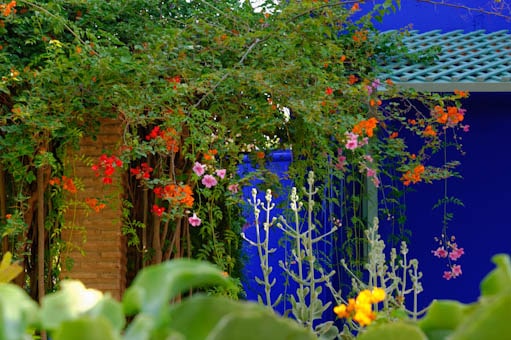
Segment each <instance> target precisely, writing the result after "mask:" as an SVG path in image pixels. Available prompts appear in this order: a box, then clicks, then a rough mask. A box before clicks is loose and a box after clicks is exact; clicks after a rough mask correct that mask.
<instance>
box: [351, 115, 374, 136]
mask: <svg viewBox="0 0 511 340" xmlns="http://www.w3.org/2000/svg"><path fill="white" fill-rule="evenodd" d="M377 125H378V119H376V118H374V117H371V118H369V119H366V120H363V121H361V122H359V123H357V124H355V126H354V127H353V130H352V131H353V133H355V134H357V135H359V136H361V135H363V134H364V133H365V135H366V136H367V137H373V135H374V132H373V130H374V129H375V128H376V126H377Z"/></svg>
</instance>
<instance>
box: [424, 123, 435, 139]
mask: <svg viewBox="0 0 511 340" xmlns="http://www.w3.org/2000/svg"><path fill="white" fill-rule="evenodd" d="M422 134H423V135H424V136H426V137H435V136H436V131H435V129H433V127H432V126H431V125H428V126H426V128H425V129H424V132H423V133H422Z"/></svg>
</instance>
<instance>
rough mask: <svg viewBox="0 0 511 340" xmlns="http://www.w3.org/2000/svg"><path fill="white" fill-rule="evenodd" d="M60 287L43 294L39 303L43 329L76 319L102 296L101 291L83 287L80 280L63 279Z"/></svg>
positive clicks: (91, 307) (53, 327) (55, 327)
mask: <svg viewBox="0 0 511 340" xmlns="http://www.w3.org/2000/svg"><path fill="white" fill-rule="evenodd" d="M61 287H62V288H61V290H59V291H57V292H55V293H52V294H49V295H47V296H45V297H44V299H43V301H42V303H41V313H42V314H41V319H42V320H41V322H42V324H43V327H44V328H45V329H48V330H51V329H57V328H58V327H59V325H60V324H61V323H63V322H64V321H67V320H73V319H76V318H77V317H79V316H81V315H83V314H85V312H87V311H89V310H91V309H93V307H95V306H96V304H98V303H99V301H100V300H101V299H102V298H103V293H101V292H100V291H98V290H95V289H87V288H85V286H84V285H83V283H81V282H80V281H75V280H64V281H62V283H61Z"/></svg>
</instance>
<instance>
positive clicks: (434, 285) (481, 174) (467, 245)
mask: <svg viewBox="0 0 511 340" xmlns="http://www.w3.org/2000/svg"><path fill="white" fill-rule="evenodd" d="M510 99H511V95H510V94H508V93H501V94H498V93H473V94H471V96H470V98H469V99H468V100H466V101H465V102H464V107H466V109H467V114H466V117H467V118H466V120H467V123H468V124H469V125H470V132H468V133H466V134H462V135H461V137H462V140H461V142H462V144H463V148H464V150H465V151H466V155H465V156H463V157H461V158H458V159H460V160H461V162H462V165H461V168H460V171H461V174H462V176H463V179H450V180H449V181H448V192H449V194H450V195H454V196H457V197H459V198H460V199H461V200H462V201H463V203H464V207H458V208H457V207H454V206H450V207H449V210H450V211H452V212H454V219H453V221H452V223H450V227H449V233H452V234H455V235H456V239H457V242H458V244H459V246H460V247H463V248H464V249H465V255H463V256H462V257H461V258H460V259H459V260H458V262H459V264H461V267H462V270H463V275H462V276H460V277H458V278H456V279H453V280H450V281H446V280H445V279H443V278H442V273H443V270H447V268H446V267H445V261H444V260H440V259H438V258H436V257H434V256H433V255H432V254H431V250H432V249H436V247H437V244H436V243H435V241H434V237H435V236H438V235H439V233H440V231H441V218H442V216H441V212H440V211H432V209H431V207H432V206H433V205H434V204H435V202H436V201H437V199H438V198H439V197H440V196H441V195H442V192H443V183H437V184H433V185H429V184H420V185H417V192H415V193H410V194H408V195H407V200H406V202H407V206H408V214H407V217H408V227H409V228H410V229H411V230H412V239H411V240H412V242H411V254H412V256H415V257H417V258H418V259H419V262H420V268H421V270H422V271H423V273H424V279H423V285H424V289H425V290H424V292H423V293H422V294H421V295H420V302H421V304H422V305H423V306H424V305H427V304H428V303H429V302H430V301H431V300H432V299H434V298H441V299H457V300H460V301H463V302H473V301H475V300H476V298H477V297H478V296H479V283H480V281H481V279H482V278H483V277H484V276H485V275H486V274H487V273H488V272H489V271H490V270H491V269H493V267H494V266H493V264H492V263H491V262H490V259H491V257H492V256H493V255H495V254H497V253H508V254H511V228H510V226H511V223H510V217H508V215H507V213H508V212H509V211H511V199H510V198H509V197H511V180H510V179H509V178H508V176H509V175H508V173H509V171H508V169H509V168H510V167H511V151H510V149H509V134H510V133H509V127H511V108H510V106H509V100H510Z"/></svg>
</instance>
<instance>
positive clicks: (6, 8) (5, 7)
mask: <svg viewBox="0 0 511 340" xmlns="http://www.w3.org/2000/svg"><path fill="white" fill-rule="evenodd" d="M14 7H16V1H11V2H9V3H8V4H0V11H2V15H3V16H4V17H7V16H9V15H10V14H11V13H12V14H14V13H16V9H15V8H14Z"/></svg>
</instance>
